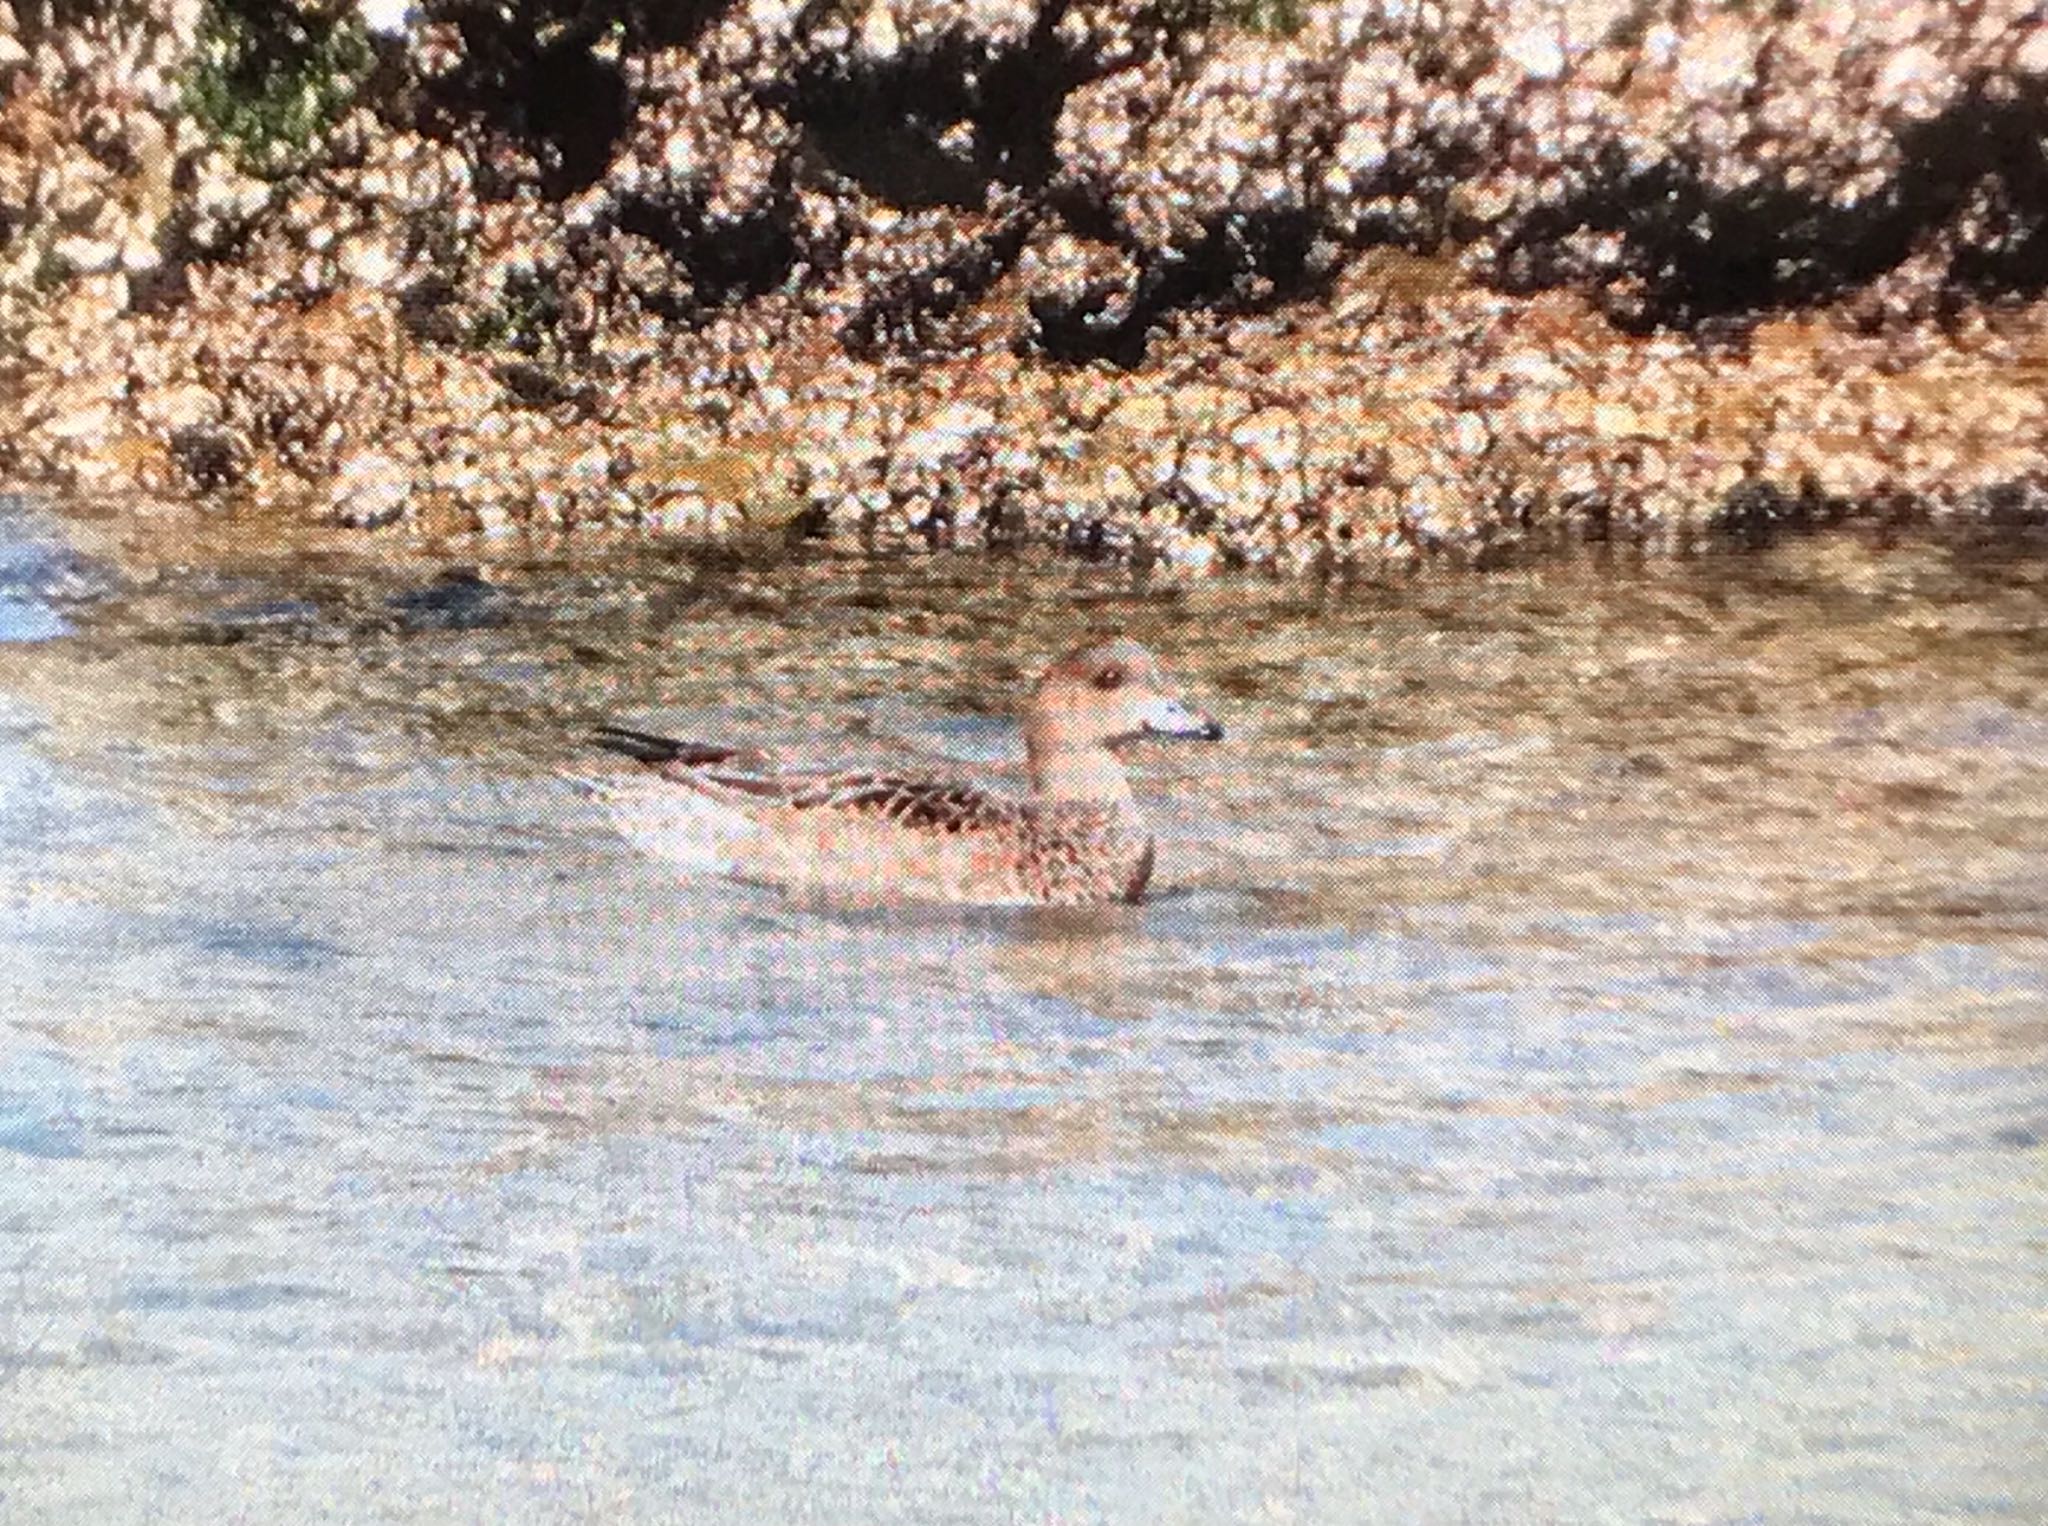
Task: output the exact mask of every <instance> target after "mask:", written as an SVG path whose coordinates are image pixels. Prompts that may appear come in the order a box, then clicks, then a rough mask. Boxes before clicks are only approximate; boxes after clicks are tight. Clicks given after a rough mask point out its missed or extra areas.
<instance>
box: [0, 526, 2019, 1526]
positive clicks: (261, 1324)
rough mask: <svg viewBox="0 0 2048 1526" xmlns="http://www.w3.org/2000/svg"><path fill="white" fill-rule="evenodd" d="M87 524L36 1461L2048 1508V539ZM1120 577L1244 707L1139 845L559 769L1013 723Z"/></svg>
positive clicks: (26, 1157)
mask: <svg viewBox="0 0 2048 1526" xmlns="http://www.w3.org/2000/svg"><path fill="white" fill-rule="evenodd" d="M85 533H86V536H87V538H86V540H85V542H84V543H83V544H82V545H81V546H79V547H76V548H73V550H72V551H71V552H70V553H69V554H70V555H72V556H75V557H76V558H77V559H78V565H79V566H92V567H97V568H100V569H102V570H101V571H100V572H99V573H98V574H96V575H95V576H96V581H94V582H93V583H92V584H91V585H90V586H87V585H86V584H83V583H71V584H67V585H65V590H59V591H52V588H51V585H49V584H48V583H47V582H46V581H41V582H38V583H36V584H35V588H36V592H35V593H34V595H33V597H34V598H35V599H36V600H37V601H39V607H42V608H44V609H45V610H46V612H47V613H48V615H49V617H50V618H51V619H54V620H57V621H58V622H59V627H60V628H56V629H53V630H51V631H50V632H48V633H47V634H48V637H49V639H40V638H39V639H36V640H33V641H24V640H17V641H14V642H12V643H10V644H8V645H5V646H0V910H4V912H5V917H4V920H0V1160H4V1161H6V1162H8V1163H9V1165H8V1168H7V1169H6V1170H0V1439H4V1441H5V1443H6V1445H5V1446H4V1447H0V1504H4V1506H5V1510H4V1511H0V1513H7V1514H10V1515H14V1514H19V1515H23V1516H24V1517H26V1518H58V1517H64V1518H72V1517H88V1518H99V1517H112V1518H126V1517H130V1516H137V1515H140V1514H143V1513H145V1511H147V1510H156V1511H159V1512H162V1513H168V1514H172V1515H175V1516H187V1515H192V1516H196V1515H199V1514H201V1513H202V1512H206V1511H210V1510H211V1509H212V1508H214V1507H215V1506H216V1505H217V1502H218V1500H219V1499H220V1498H223V1497H233V1498H235V1499H236V1500H238V1501H240V1502H242V1503H243V1507H244V1508H245V1509H246V1510H247V1511H248V1512H249V1513H250V1514H252V1515H254V1516H259V1517H268V1516H286V1517H293V1518H296V1517H300V1516H305V1515H311V1514H318V1513H320V1512H322V1511H331V1512H333V1513H337V1514H341V1515H346V1516H349V1517H351V1518H362V1517H368V1516H375V1515H378V1514H391V1515H405V1516H412V1517H417V1516H420V1515H427V1516H434V1515H441V1514H445V1515H465V1514H475V1513H479V1512H487V1513H490V1514H493V1515H502V1516H508V1517H512V1518H522V1519H524V1518H530V1519H557V1518H560V1517H561V1516H563V1515H565V1514H566V1515H579V1514H580V1515H601V1516H606V1517H615V1516H634V1515H646V1516H649V1517H655V1518H672V1517H674V1516H677V1515H684V1516H688V1517H689V1518H692V1519H706V1520H720V1519H733V1520H758V1519H764V1518H768V1519H778V1518H785V1517H793V1516H795V1515H797V1514H799V1513H806V1514H809V1515H812V1516H820V1517H823V1518H828V1519H833V1520H845V1521H858V1520H881V1519H911V1520H918V1521H927V1520H947V1519H958V1520H990V1519H1008V1518H1012V1517H1015V1516H1029V1517H1032V1518H1080V1519H1091V1520H1152V1519H1160V1518H1162V1517H1167V1518H1176V1519H1194V1520H1237V1519H1245V1518H1252V1517H1255V1516H1260V1515H1265V1516H1277V1517H1292V1518H1297V1519H1310V1520H1319V1519H1387V1520H1404V1521H1405V1520H1415V1519H1466V1518H1478V1519H1591V1518H1630V1519H1638V1518H1640V1519H1653V1518H1665V1519H1710V1520H1717V1519H1727V1518H1734V1517H1757V1518H1763V1519H1791V1518H1798V1517H1801V1516H1804V1517H1809V1518H1813V1519H1843V1520H1859V1521H1861V1520H1871V1519H1887V1518H1899V1519H1909V1518H1913V1517H1914V1516H1916V1515H1923V1514H1924V1515H1937V1516H1946V1515H1955V1514H1961V1513H1964V1512H1966V1511H1967V1512H1970V1513H1973V1514H1976V1515H1979V1516H1983V1517H1985V1518H1987V1519H1994V1520H1995V1519H2005V1520H2013V1521H2030V1520H2034V1519H2038V1518H2040V1516H2041V1515H2042V1514H2043V1512H2044V1508H2048V1495H2044V1492H2043V1488H2042V1484H2041V1479H2040V1470H2039V1469H2038V1467H2036V1466H2035V1465H2034V1463H2035V1460H2036V1459H2038V1457H2039V1455H2040V1452H2041V1442H2042V1439H2043V1438H2042V1434H2041V1421H2042V1411H2041V1409H2040V1406H2039V1404H2038V1402H2037V1401H2038V1393H2039V1389H2040V1387H2041V1384H2042V1382H2043V1381H2044V1379H2048V1340H2044V1338H2043V1332H2042V1331H2041V1329H2040V1327H2039V1321H2038V1319H2037V1318H2035V1317H2034V1315H2033V1312H2032V1308H2033V1302H2034V1301H2033V1300H2031V1299H2029V1298H2028V1297H2027V1296H2025V1292H2024V1290H2025V1289H2026V1288H2028V1287H2030V1286H2031V1285H2032V1283H2033V1282H2034V1281H2037V1280H2038V1275H2039V1271H2040V1264H2041V1263H2040V1246H2041V1244H2042V1243H2043V1240H2044V1238H2048V1212H2044V1209H2048V1177H2044V1176H2043V1174H2042V1172H2041V1169H2040V1161H2041V1158H2042V1157H2041V1154H2040V1151H2041V1140H2042V1137H2043V1134H2044V1130H2048V1125H2044V1119H2048V1107H2044V1105H2043V1101H2042V1099H2043V1097H2044V1095H2048V1089H2044V1085H2043V1081H2044V1068H2043V1061H2044V1058H2048V957H2044V956H2048V937H2044V928H2048V853H2044V848H2048V777H2044V771H2048V748H2044V747H2043V746H2042V745H2041V744H2042V742H2043V741H2044V740H2048V705H2044V694H2048V645H2044V643H2043V641H2042V639H2041V630H2042V621H2041V616H2040V610H2041V609H2042V608H2043V604H2042V594H2043V592H2044V586H2043V585H2044V581H2048V568H2044V564H2043V563H2042V562H2041V561H2040V560H2038V559H2031V560H2030V559H2029V558H2028V557H2027V556H2025V555H2022V554H2019V553H2018V552H2015V551H2010V550H2009V552H2008V554H2006V555H2004V556H2002V557H1986V556H1985V555H1984V554H1983V552H1982V551H1981V549H1980V548H1976V547H1972V546H1968V545H1958V544H1950V545H1942V544H1936V543H1919V544H1898V545H1893V546H1888V547H1887V546H1870V545H1857V544H1854V543H1851V542H1846V541H1829V542H1819V543H1810V544H1804V545H1793V546H1790V547H1787V548H1784V549H1782V550H1780V551H1777V552H1774V553H1771V554H1769V555H1767V556H1763V557H1757V558H1748V559H1742V560H1738V561H1734V562H1728V563H1720V562H1712V561H1709V562H1703V563H1701V564H1698V565H1690V566H1687V565H1675V564H1665V565H1659V566H1651V567H1646V568H1640V569H1627V568H1622V567H1616V566H1606V567H1603V566H1600V565H1597V564H1594V565H1567V566H1558V567H1552V568H1548V569H1545V570H1540V571H1532V572H1526V573H1510V574H1501V575H1498V576H1495V577H1491V578H1489V579H1486V580H1483V581H1479V582H1471V583H1463V582H1459V583H1452V582H1444V583H1434V582H1428V581H1424V582H1419V583H1417V584H1414V585H1410V586H1404V587H1388V588H1373V587H1359V588H1353V589H1350V590H1348V591H1328V592H1325V593H1321V594H1317V595H1313V596H1308V595H1304V594H1303V593H1301V592H1299V591H1297V590H1291V589H1286V588H1267V587H1261V586H1258V585H1252V584H1234V585H1216V586H1212V585H1202V586H1196V587H1189V588H1186V589H1171V588H1164V587H1155V588H1149V589H1133V588H1132V587H1131V586H1130V585H1128V584H1122V583H1118V582H1117V581H1115V580H1114V578H1112V577H1111V576H1109V575H1107V574H1104V573H1101V572H1082V573H1078V574H1077V573H1076V572H1074V571H1073V570H1072V569H1070V568H1065V567H1060V566H1053V567H1031V566H1027V565H1022V564H1008V565H1002V564H998V565H993V566H992V565H991V564H988V563H984V562H974V563H965V562H957V563H956V562H934V563H925V564H920V565H916V566H908V567H894V568H892V567H887V566H877V565H870V564H856V565H851V566H848V565H842V564H840V563H838V562H836V561H833V560H829V559H827V560H821V561H814V562H810V563H799V564H786V563H760V564H755V563H751V562H748V561H746V560H745V559H735V558H732V557H705V558H691V557H664V556H656V555H652V554H648V553H645V552H628V551H624V550H620V551H615V552H613V551H603V550H598V551H592V552H587V553H584V554H583V555H582V556H581V557H580V558H579V559H577V560H573V561H571V560H548V559H544V558H535V559H532V560H529V561H518V560H506V561H503V562H500V563H495V564H492V565H489V566H485V567H480V568H478V569H476V570H475V572H473V573H465V574H461V575H459V576H446V575H444V574H443V573H442V571H441V569H439V568H438V567H435V566H433V565H430V564H427V563H425V562H421V563H418V564H387V563H351V562H349V561H348V560H347V559H345V558H341V557H337V556H336V555H334V554H332V553H330V552H319V553H317V554H316V553H313V552H308V553H306V554H305V555H303V556H300V557H296V558H294V557H281V556H265V557H263V558H260V559H259V558H257V557H256V556H254V555H253V554H250V553H245V552H236V551H235V550H234V549H233V548H232V547H231V546H230V547H226V548H218V549H219V554H218V555H211V556H210V557H206V558H193V557H189V556H188V557H187V558H186V560H187V561H188V562H190V561H197V562H198V563H199V564H200V565H196V566H194V567H193V570H190V571H177V570H175V569H174V567H173V566H172V564H171V563H170V562H169V561H167V560H166V559H163V558H160V557H156V556H154V554H153V553H152V552H151V551H150V549H149V547H148V546H147V545H146V544H145V545H141V546H137V545H125V546H124V545H122V544H119V543H118V542H116V543H110V544H103V543H101V542H100V541H98V540H94V539H93V538H92V530H91V527H89V526H88V527H87V530H86V532H85ZM2022 549H2023V548H2022ZM10 586H13V585H10ZM1106 625H1117V626H1121V627H1123V628H1125V629H1128V630H1129V631H1130V633H1131V634H1133V635H1134V636H1136V637H1138V638H1139V639H1140V640H1143V641H1145V642H1146V643H1147V644H1148V645H1150V646H1152V647H1154V649H1155V650H1157V651H1159V652H1160V654H1161V657H1162V659H1163V660H1164V661H1165V662H1167V663H1168V664H1169V665H1170V666H1171V668H1172V669H1173V671H1175V672H1176V673H1177V674H1178V675H1180V676H1182V677H1183V678H1184V679H1185V680H1186V681H1187V682H1188V683H1189V684H1190V686H1191V687H1198V688H1200V689H1201V690H1203V691H1204V692H1210V693H1216V694H1220V695H1223V696H1226V697H1227V698H1226V707H1227V709H1228V711H1229V720H1230V722H1231V737H1232V739H1231V740H1230V741H1229V742H1226V743H1225V744H1222V747H1221V748H1220V749H1219V750H1217V751H1216V752H1215V753H1213V754H1204V755H1202V756H1199V757H1197V756H1191V755H1189V754H1187V753H1162V754H1160V755H1158V756H1156V757H1153V758H1150V759H1148V760H1147V761H1146V763H1145V765H1144V767H1143V768H1142V769H1141V771H1140V772H1141V779H1142V786H1143V789H1144V790H1145V792H1146V794H1147V797H1148V800H1147V803H1148V809H1149V810H1150V811H1151V813H1152V815H1153V817H1154V819H1155V821H1156V822H1157V823H1158V824H1159V826H1160V829H1161V835H1162V839H1163V841H1162V876H1163V879H1164V881H1165V893H1163V894H1162V895H1160V896H1159V897H1158V898H1156V899H1155V900H1153V901H1152V902H1150V903H1149V904H1147V905H1145V906H1142V907H1135V908H1125V907H1119V908H1112V909H1110V910H1108V911H1106V912H1104V913H1100V914H1089V915H1075V914H1072V913H1061V912H957V913H956V912H946V911H940V910H930V909H927V910H922V911H906V910H898V911H886V912H885V911H879V910H867V911H862V910H858V909H850V908H844V907H840V908H831V907H809V906H803V905H798V904H792V903H790V902H787V901H784V900H782V899H780V898H778V897H776V896H774V895H773V894H771V893H768V892H764V891H760V890H756V889H753V888H750V887H746V886H740V885H734V884H729V883H725V882H722V881H692V882H688V883H683V884H678V883H677V882H676V881H675V880H674V878H673V877H672V876H670V875H668V874H667V873H666V872H665V871H664V870H663V869H662V868H661V866H659V865H656V864H653V863H650V862H648V861H645V860H643V859H640V858H637V857H635V856H634V855H633V854H632V853H631V852H630V851H629V850H628V848H627V847H626V846H625V845H624V844H623V843H621V842H620V841H619V840H618V839H617V838H616V837H615V836H614V835H613V833H612V832H611V830H610V827H609V824H608V823H607V821H606V820H605V818H604V816H603V814H602V813H601V812H600V811H598V810H597V809H595V808H594V807H593V806H591V805H590V804H589V803H588V802H586V801H585V800H583V799H582V798H581V796H580V795H579V794H578V793H577V791H576V790H575V789H574V788H573V787H572V786H571V785H570V783H568V782H567V781H566V780H565V779H564V778H563V770H564V768H565V767H567V766H571V765H574V764H575V763H577V762H578V761H579V760H578V759H577V758H576V756H575V754H574V752H573V739H574V737H575V736H576V735H577V734H579V733H580V732H581V731H582V730H583V729H584V728H585V727H586V726H587V725H588V724H589V723H590V722H591V721H593V720H595V719H598V718H600V717H603V716H608V715H616V714H629V715H635V716H642V717H646V718H650V719H653V718H663V719H666V720H669V721H673V722H674V723H676V724H677V725H678V726H679V727H681V728H683V729H687V730H691V731H698V732H703V731H710V732H713V733H715V734H728V735H736V734H740V733H746V734H749V735H763V736H766V737H768V738H770V739H797V738H802V737H807V736H812V735H814V734H820V733H822V734H823V736H824V738H825V741H826V742H827V744H828V745H831V746H833V747H835V748H836V747H838V746H840V745H841V744H843V746H844V748H845V749H847V750H854V751H857V750H858V749H860V748H862V747H866V746H870V745H877V744H882V743H888V744H896V743H905V744H909V745H914V746H917V747H920V748H922V749H925V750H927V751H933V752H937V753H940V754H943V755H950V756H954V757H959V758H963V759H970V760H974V761H977V762H991V761H992V762H1000V761H1002V760H1003V759H1004V758H1006V757H1008V756H1009V748H1010V746H1011V740H1010V737H1009V733H1008V732H1007V730H1006V723H1005V721H1004V720H1003V719H1002V717H1003V716H1004V715H1005V714H1006V713H1007V711H1008V708H1009V700H1010V696H1011V693H1012V692H1013V690H1014V687H1015V686H1016V685H1017V684H1018V683H1020V682H1021V681H1022V680H1023V678H1024V676H1025V675H1026V674H1027V673H1028V672H1029V671H1030V670H1031V669H1032V668H1033V666H1034V665H1035V664H1036V662H1037V661H1038V660H1040V659H1041V658H1042V657H1043V656H1044V655H1045V654H1047V653H1048V652H1051V651H1055V650H1058V649H1060V648H1062V647H1064V646H1065V645H1068V644H1070V643H1071V642H1072V640H1073V639H1075V638H1076V636H1077V635H1078V633H1080V632H1081V631H1084V630H1087V629H1095V628H1101V627H1103V626H1106Z"/></svg>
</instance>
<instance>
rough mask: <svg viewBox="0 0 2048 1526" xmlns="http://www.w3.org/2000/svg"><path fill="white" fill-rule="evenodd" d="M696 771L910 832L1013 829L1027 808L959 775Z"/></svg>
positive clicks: (818, 813)
mask: <svg viewBox="0 0 2048 1526" xmlns="http://www.w3.org/2000/svg"><path fill="white" fill-rule="evenodd" d="M694 777H695V778H697V779H700V780H703V781H704V782H705V783H707V784H709V785H712V786H713V787H715V788H717V789H719V790H721V791H728V792H730V793H731V794H733V795H740V796H745V797H747V798H748V799H750V800H753V801H756V802H758V803H759V804H760V805H762V806H766V807H770V808H775V809H781V810H785V811H791V812H794V813H796V814H797V815H799V816H802V817H804V818H806V819H821V818H825V817H837V818H839V819H842V820H860V821H866V822H871V823H874V824H875V825H878V826H884V825H885V826H890V827H896V828H901V829H903V830H905V831H912V832H985V831H993V830H1010V829H1014V828H1016V827H1017V826H1018V825H1020V824H1021V823H1022V822H1023V820H1024V817H1025V815H1026V814H1027V810H1028V808H1027V807H1026V806H1025V804H1024V802H1022V801H1019V800H1013V799H1010V798H1008V797H1006V796H1002V795H997V794H992V793H991V792H990V791H988V790H985V789H983V788H981V787H980V786H979V785H976V784H969V783H967V782H965V781H963V780H958V779H924V778H913V777H910V776H908V775H904V774H885V773H831V774H790V775H776V774H756V773H752V772H749V771H744V770H731V769H727V768H723V767H711V768H706V769H698V770H696V771H695V772H694Z"/></svg>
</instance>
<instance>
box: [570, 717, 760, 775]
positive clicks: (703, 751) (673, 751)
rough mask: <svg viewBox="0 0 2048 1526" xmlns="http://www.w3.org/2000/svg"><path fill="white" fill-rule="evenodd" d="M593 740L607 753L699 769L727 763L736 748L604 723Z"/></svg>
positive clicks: (592, 734)
mask: <svg viewBox="0 0 2048 1526" xmlns="http://www.w3.org/2000/svg"><path fill="white" fill-rule="evenodd" d="M590 740H591V741H592V742H594V743H596V744H597V745H598V746H599V747H602V748H604V749H605V750H606V751H607V752H619V753H624V754H625V755H626V756H627V757H629V758H632V759H633V760H634V761H635V762H639V763H651V764H656V765H659V764H662V763H680V764H682V765H683V766H684V767H685V768H696V767H697V766H698V765H700V764H705V763H723V762H725V761H726V760H727V759H728V758H730V757H732V756H733V754H734V752H735V751H736V749H734V748H731V747H716V746H713V745H711V744H710V743H707V742H679V741H677V740H676V739H675V738H674V737H663V736H656V735H655V734H654V733H653V732H651V731H629V730H628V729H627V728H626V727H624V726H600V727H598V728H597V730H595V731H593V732H592V733H591V734H590Z"/></svg>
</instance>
